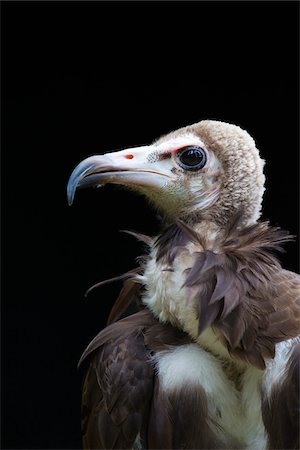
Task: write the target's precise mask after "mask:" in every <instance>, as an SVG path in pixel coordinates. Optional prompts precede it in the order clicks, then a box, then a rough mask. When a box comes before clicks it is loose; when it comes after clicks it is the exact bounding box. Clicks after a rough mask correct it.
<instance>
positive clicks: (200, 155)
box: [178, 146, 207, 170]
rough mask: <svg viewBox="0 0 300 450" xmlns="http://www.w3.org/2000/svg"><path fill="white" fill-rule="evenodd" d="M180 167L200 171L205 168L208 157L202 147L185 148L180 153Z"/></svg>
mask: <svg viewBox="0 0 300 450" xmlns="http://www.w3.org/2000/svg"><path fill="white" fill-rule="evenodd" d="M178 159H179V164H180V166H181V167H182V168H183V169H185V170H199V169H202V167H204V166H205V164H206V161H207V157H206V153H205V151H204V150H203V148H201V147H194V146H191V147H185V148H184V149H183V150H181V151H180V152H178Z"/></svg>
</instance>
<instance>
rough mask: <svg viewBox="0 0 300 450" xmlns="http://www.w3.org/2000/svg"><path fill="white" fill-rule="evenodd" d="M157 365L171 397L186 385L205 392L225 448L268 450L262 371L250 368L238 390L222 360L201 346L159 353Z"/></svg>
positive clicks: (188, 346)
mask: <svg viewBox="0 0 300 450" xmlns="http://www.w3.org/2000/svg"><path fill="white" fill-rule="evenodd" d="M155 363H156V367H157V371H158V376H159V379H160V383H161V385H162V388H163V389H164V391H165V392H166V393H168V394H171V392H172V391H173V390H175V389H179V388H181V387H183V386H184V385H188V386H190V387H191V386H195V389H196V388H197V386H201V387H202V389H204V391H205V393H206V395H207V399H208V409H209V417H210V418H211V419H212V421H211V422H210V427H211V429H212V431H213V432H214V433H215V434H216V435H217V436H218V437H219V439H220V440H221V442H222V443H223V444H224V448H227V449H230V448H232V445H235V446H236V445H238V447H239V448H241V449H242V448H243V449H248V450H263V449H265V448H266V436H265V431H264V426H263V422H262V417H261V397H260V382H261V377H262V372H261V371H259V370H258V369H255V368H252V367H249V368H248V369H246V371H245V372H244V374H243V375H242V379H241V386H242V387H241V389H240V390H238V389H237V388H236V385H235V384H234V382H233V381H231V380H230V379H229V378H228V377H227V376H226V374H225V372H224V370H223V367H222V362H221V360H219V359H218V358H216V357H215V356H214V355H212V354H210V353H209V352H206V351H205V350H203V349H202V348H201V347H200V346H199V345H198V344H188V345H183V346H181V347H176V348H173V349H170V351H167V352H162V353H158V354H157V355H156V356H155ZM216 424H217V425H216ZM199 432H200V430H199ZM235 448H236V447H235Z"/></svg>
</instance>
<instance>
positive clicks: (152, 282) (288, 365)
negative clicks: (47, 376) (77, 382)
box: [68, 120, 300, 450]
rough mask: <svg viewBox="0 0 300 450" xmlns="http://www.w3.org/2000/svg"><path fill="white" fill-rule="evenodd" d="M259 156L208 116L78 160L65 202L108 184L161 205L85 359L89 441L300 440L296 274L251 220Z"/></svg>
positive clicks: (299, 280)
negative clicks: (158, 226) (143, 250)
mask: <svg viewBox="0 0 300 450" xmlns="http://www.w3.org/2000/svg"><path fill="white" fill-rule="evenodd" d="M263 166H264V161H263V160H262V159H261V158H260V156H259V152H258V150H257V148H256V146H255V143H254V141H253V139H252V138H251V137H250V136H249V134H248V133H247V132H246V131H244V130H242V129H241V128H239V127H238V126H235V125H232V124H228V123H223V122H218V121H211V120H204V121H201V122H199V123H196V124H193V125H190V126H187V127H184V128H180V129H179V130H177V131H174V132H171V133H169V134H167V135H165V136H163V137H161V138H159V139H158V140H156V141H154V143H153V144H152V145H149V146H142V147H134V148H131V149H126V150H121V151H118V152H113V153H106V154H104V155H95V156H91V157H89V158H87V159H85V160H84V161H82V162H81V163H80V164H79V165H78V166H77V167H76V168H75V169H74V171H73V173H72V175H71V177H70V180H69V184H68V200H69V203H70V204H71V203H72V202H73V198H74V194H75V191H76V189H77V188H83V187H88V186H99V185H104V184H107V183H114V184H119V185H123V186H128V187H129V188H130V189H133V190H135V191H137V192H139V193H141V194H143V195H144V196H146V197H147V199H148V200H149V201H150V203H151V204H152V205H154V207H155V208H157V209H158V210H159V211H160V212H161V214H162V215H163V217H164V220H163V223H164V227H163V229H162V230H161V233H160V234H159V235H158V236H155V237H148V236H144V235H140V234H135V236H136V237H137V238H138V239H140V240H142V241H144V242H145V243H146V244H147V246H148V251H147V254H146V255H145V256H144V257H143V258H141V263H140V266H139V267H138V268H137V269H136V270H134V271H131V272H128V273H127V274H125V275H124V280H125V281H124V284H123V288H122V290H121V292H120V295H119V297H118V298H117V300H116V302H115V303H114V305H113V307H112V311H111V314H110V317H109V323H108V326H107V327H106V328H105V329H103V330H102V331H101V332H100V333H99V334H98V335H97V336H96V337H95V338H94V339H93V340H92V342H91V343H90V344H89V345H88V347H87V349H86V350H85V352H84V353H83V356H82V358H81V360H83V359H85V358H86V357H88V358H89V360H90V365H89V369H88V373H87V375H86V379H85V383H84V387H83V400H82V430H83V443H84V447H85V448H91V449H92V448H99V449H131V448H134V449H248V450H255V449H256V450H264V449H298V448H299V353H300V339H299V325H300V321H299V315H300V277H299V275H297V274H295V273H292V272H290V271H287V270H284V269H283V268H282V267H281V265H280V263H279V262H278V260H277V258H276V256H275V255H274V252H276V251H278V250H280V248H281V244H282V243H283V242H284V241H286V240H287V239H289V237H288V236H287V234H286V233H284V232H282V231H281V230H280V229H278V228H273V227H270V226H269V225H268V223H266V222H262V221H259V220H258V219H259V216H260V211H261V202H262V196H263V192H264V180H265V178H264V174H263ZM130 305H135V306H136V312H135V313H133V314H130V315H126V314H124V313H125V311H126V310H127V309H128V307H129V306H130Z"/></svg>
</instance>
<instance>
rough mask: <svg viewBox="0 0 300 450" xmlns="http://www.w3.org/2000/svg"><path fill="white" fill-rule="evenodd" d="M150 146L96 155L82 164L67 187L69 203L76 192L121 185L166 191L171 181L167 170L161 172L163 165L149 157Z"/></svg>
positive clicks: (75, 170) (72, 175)
mask: <svg viewBox="0 0 300 450" xmlns="http://www.w3.org/2000/svg"><path fill="white" fill-rule="evenodd" d="M151 150H153V149H152V148H151V146H143V147H138V148H134V149H129V150H128V149H127V150H121V151H119V152H114V153H106V154H105V155H94V156H90V157H89V158H86V159H84V160H83V161H81V162H80V163H79V164H78V166H77V167H75V169H74V171H73V172H72V174H71V176H70V179H69V182H68V186H67V196H68V203H69V205H71V204H72V203H73V200H74V196H75V191H76V189H77V188H85V187H91V186H102V185H104V184H108V183H113V184H122V185H125V186H126V185H128V186H132V187H135V186H136V187H139V186H141V187H150V188H158V189H159V188H164V187H165V186H166V185H167V184H168V181H169V180H170V179H171V178H172V173H171V171H170V170H168V168H167V167H165V168H164V170H162V164H161V161H155V160H154V162H153V158H151V157H149V155H150V154H151V153H152V152H151Z"/></svg>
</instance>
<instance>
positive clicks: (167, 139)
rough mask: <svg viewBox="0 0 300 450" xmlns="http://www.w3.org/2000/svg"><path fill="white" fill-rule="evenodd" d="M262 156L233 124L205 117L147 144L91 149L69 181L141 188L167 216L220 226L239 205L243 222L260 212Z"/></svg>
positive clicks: (71, 192)
mask: <svg viewBox="0 0 300 450" xmlns="http://www.w3.org/2000/svg"><path fill="white" fill-rule="evenodd" d="M263 165H264V162H263V160H262V159H261V158H260V156H259V153H258V150H257V148H256V146H255V143H254V141H253V139H252V138H251V137H250V136H249V134H248V133H247V132H246V131H244V130H242V129H241V128H239V127H238V126H236V125H231V124H228V123H224V122H219V121H213V120H204V121H201V122H198V123H196V124H193V125H190V126H186V127H184V128H180V129H178V130H176V131H173V132H171V133H169V134H167V135H165V136H163V137H161V138H160V139H158V140H156V141H155V142H154V143H153V144H152V145H147V146H142V147H134V148H130V149H125V150H121V151H118V152H112V153H106V154H104V155H94V156H91V157H89V158H87V159H85V160H83V161H82V162H81V163H80V164H78V166H77V167H76V168H75V170H74V171H73V173H72V175H71V177H70V180H69V183H68V200H69V203H70V204H71V203H72V202H73V199H74V194H75V191H76V189H77V188H84V187H89V186H101V185H104V184H109V183H113V184H119V185H124V186H126V187H129V188H131V189H134V190H135V191H137V192H140V193H142V194H144V195H145V196H146V197H147V198H148V199H149V200H150V202H151V203H152V204H153V205H154V206H155V207H156V208H158V209H159V210H160V212H161V213H162V214H163V215H164V216H165V217H166V220H167V221H169V222H173V221H174V220H176V219H182V220H185V221H186V222H188V223H189V224H193V223H197V222H199V221H201V220H209V221H212V222H215V223H216V224H218V225H220V226H222V225H224V224H226V223H227V222H228V220H230V219H231V217H232V216H234V215H235V214H236V213H237V212H240V211H243V217H242V223H243V224H244V225H250V224H252V223H254V222H256V220H257V219H258V218H259V215H260V209H261V202H262V196H263V192H264V175H263Z"/></svg>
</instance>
